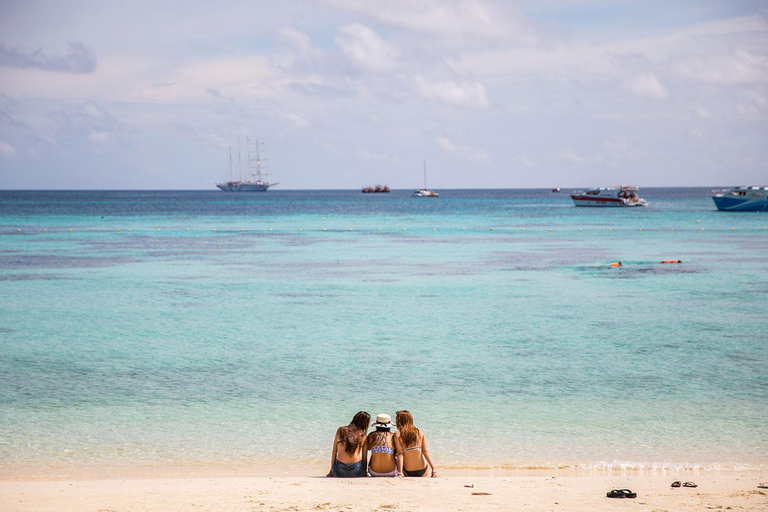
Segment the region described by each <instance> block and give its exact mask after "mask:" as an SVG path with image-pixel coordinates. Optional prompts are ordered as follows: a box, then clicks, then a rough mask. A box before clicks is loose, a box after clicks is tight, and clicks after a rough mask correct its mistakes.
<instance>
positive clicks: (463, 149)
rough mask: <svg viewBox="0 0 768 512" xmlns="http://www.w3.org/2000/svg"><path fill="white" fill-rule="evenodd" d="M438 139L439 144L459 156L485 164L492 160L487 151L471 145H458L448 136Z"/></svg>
mask: <svg viewBox="0 0 768 512" xmlns="http://www.w3.org/2000/svg"><path fill="white" fill-rule="evenodd" d="M436 140H437V145H438V146H440V147H441V148H443V149H444V150H445V151H446V152H447V153H448V154H450V155H453V156H455V157H457V158H461V159H463V160H469V161H471V162H477V163H483V164H487V163H489V162H490V161H491V157H490V156H488V154H487V153H486V152H485V151H482V150H479V149H472V148H470V147H469V146H457V145H455V144H454V143H453V142H451V141H450V140H449V139H447V138H446V137H438V138H437V139H436Z"/></svg>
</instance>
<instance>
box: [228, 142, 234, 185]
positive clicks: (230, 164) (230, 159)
mask: <svg viewBox="0 0 768 512" xmlns="http://www.w3.org/2000/svg"><path fill="white" fill-rule="evenodd" d="M234 180H235V178H234V176H232V146H229V182H230V183H232V182H233V181H234Z"/></svg>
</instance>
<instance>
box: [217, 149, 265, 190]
mask: <svg viewBox="0 0 768 512" xmlns="http://www.w3.org/2000/svg"><path fill="white" fill-rule="evenodd" d="M245 142H246V154H247V156H248V166H247V167H248V181H243V165H242V161H241V159H240V137H238V138H237V162H238V168H239V177H240V178H239V180H237V181H235V176H234V172H233V170H232V148H231V147H230V148H229V181H227V182H225V183H216V186H217V187H219V188H220V189H221V190H223V191H224V192H266V191H267V189H268V188H269V187H272V186H274V185H278V183H267V182H266V181H263V180H262V176H266V175H267V173H266V172H262V170H261V155H260V154H259V141H258V139H257V140H256V159H255V160H254V159H253V158H251V141H250V140H249V139H248V137H246V138H245ZM254 176H255V177H256V181H253V178H254Z"/></svg>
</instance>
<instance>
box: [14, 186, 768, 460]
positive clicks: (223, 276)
mask: <svg viewBox="0 0 768 512" xmlns="http://www.w3.org/2000/svg"><path fill="white" fill-rule="evenodd" d="M708 191H709V190H708V189H644V190H642V191H641V192H642V195H643V196H644V197H645V198H646V199H648V201H649V203H650V205H649V206H648V207H647V208H629V209H591V208H575V207H573V206H572V204H571V202H570V199H569V198H568V195H567V193H562V194H551V193H550V192H549V191H542V190H465V191H461V190H446V191H441V193H442V197H441V198H439V199H427V198H421V199H418V198H411V197H409V194H408V192H406V191H394V192H393V193H392V194H376V195H371V194H360V193H359V192H356V191H279V190H274V191H270V192H268V193H266V194H226V193H223V192H219V191H210V192H209V191H205V192H8V191H6V192H0V320H1V322H0V346H1V347H2V353H3V357H2V358H0V429H2V432H3V435H2V436H0V471H2V472H3V473H5V474H13V473H14V472H18V471H20V468H27V467H36V466H38V467H43V468H45V467H48V468H50V467H62V468H72V467H79V468H82V467H94V468H96V467H138V466H157V467H164V466H173V465H185V464H190V465H195V464H198V465H202V464H207V463H214V462H215V463H216V464H223V465H226V464H231V465H241V464H249V463H252V462H253V463H256V461H258V464H259V465H260V466H261V467H264V466H270V465H275V466H277V465H285V464H286V462H289V463H290V461H292V460H301V461H303V463H307V464H310V465H311V464H321V463H322V462H323V461H325V459H327V458H328V457H329V456H330V453H329V452H330V444H331V440H332V437H333V433H334V430H335V428H336V427H337V426H339V425H341V424H343V423H346V422H347V421H349V419H350V418H351V416H352V415H353V414H354V413H355V412H356V411H357V410H360V409H363V410H367V411H368V412H370V413H371V414H372V415H375V414H377V413H380V412H387V413H389V414H392V415H394V412H395V411H396V410H399V409H403V408H406V409H409V410H411V411H412V412H413V414H414V416H415V418H416V424H417V426H419V427H421V428H423V429H424V431H425V432H426V433H427V435H428V439H429V442H430V447H431V452H432V453H433V457H434V458H435V461H436V463H437V464H439V465H451V466H459V467H463V466H466V467H477V466H479V467H490V466H494V467H499V466H504V467H513V468H515V467H523V468H524V467H542V466H543V467H552V466H570V467H574V466H575V467H585V468H603V467H633V468H644V467H668V468H698V467H701V468H723V469H731V468H753V469H754V468H761V467H765V466H766V464H768V427H766V425H767V424H768V422H767V421H766V418H768V403H767V402H766V400H765V396H766V393H767V392H768V378H766V370H765V369H766V368H768V355H766V354H767V352H766V348H768V333H767V331H768V256H766V255H768V231H766V230H765V227H766V226H768V214H765V213H727V212H717V211H716V210H715V209H714V204H713V203H712V201H711V199H710V197H709V195H708ZM667 259H680V260H682V261H683V263H682V264H679V265H662V264H660V261H662V260H667ZM614 261H621V262H622V263H623V266H622V267H620V268H611V267H610V266H609V264H610V263H611V262H614Z"/></svg>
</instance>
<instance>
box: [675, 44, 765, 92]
mask: <svg viewBox="0 0 768 512" xmlns="http://www.w3.org/2000/svg"><path fill="white" fill-rule="evenodd" d="M673 69H674V70H675V71H676V72H677V73H679V74H680V75H682V76H684V77H687V78H691V79H694V80H698V81H701V82H707V83H711V84H716V85H747V84H766V83H768V57H766V56H765V55H757V54H755V53H752V52H750V51H747V50H744V49H742V48H736V49H734V50H732V51H728V52H720V53H716V54H711V53H708V54H702V55H698V56H694V57H691V56H687V57H686V58H682V59H679V60H678V61H677V62H675V63H674V65H673Z"/></svg>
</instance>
